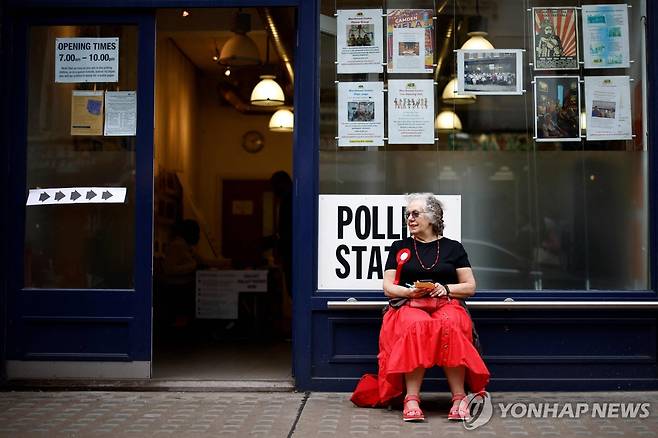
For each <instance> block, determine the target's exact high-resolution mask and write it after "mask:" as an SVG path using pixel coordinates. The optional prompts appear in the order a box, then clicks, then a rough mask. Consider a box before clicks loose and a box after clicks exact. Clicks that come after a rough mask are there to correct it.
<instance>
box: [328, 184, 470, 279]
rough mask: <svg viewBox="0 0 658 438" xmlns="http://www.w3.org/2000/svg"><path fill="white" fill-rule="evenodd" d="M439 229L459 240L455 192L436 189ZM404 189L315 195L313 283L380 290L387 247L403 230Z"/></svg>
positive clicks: (458, 198)
mask: <svg viewBox="0 0 658 438" xmlns="http://www.w3.org/2000/svg"><path fill="white" fill-rule="evenodd" d="M438 198H439V201H441V203H442V204H443V208H444V215H443V218H444V222H445V229H444V230H443V235H444V236H445V237H448V238H450V239H454V240H458V241H461V195H438ZM404 212H405V197H404V195H320V197H319V211H318V236H319V237H318V239H319V241H318V289H325V290H326V289H329V290H332V289H333V290H379V291H381V290H382V281H383V279H384V268H385V265H386V258H387V257H388V250H389V248H390V245H391V243H393V241H395V240H400V239H404V238H406V237H408V236H409V234H408V232H407V225H406V221H405V218H404Z"/></svg>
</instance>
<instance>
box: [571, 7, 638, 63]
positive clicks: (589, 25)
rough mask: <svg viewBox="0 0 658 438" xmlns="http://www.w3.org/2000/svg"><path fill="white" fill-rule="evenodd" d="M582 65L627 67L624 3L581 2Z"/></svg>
mask: <svg viewBox="0 0 658 438" xmlns="http://www.w3.org/2000/svg"><path fill="white" fill-rule="evenodd" d="M582 8H583V9H582V15H583V52H584V53H583V58H584V61H585V68H627V67H630V59H629V55H628V53H629V45H628V6H627V5H624V4H622V5H583V7H582Z"/></svg>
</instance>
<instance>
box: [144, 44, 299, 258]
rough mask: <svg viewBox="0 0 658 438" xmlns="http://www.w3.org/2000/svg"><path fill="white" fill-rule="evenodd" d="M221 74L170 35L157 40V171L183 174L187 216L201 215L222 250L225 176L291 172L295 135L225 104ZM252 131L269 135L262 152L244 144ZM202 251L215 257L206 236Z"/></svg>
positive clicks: (262, 176) (265, 118)
mask: <svg viewBox="0 0 658 438" xmlns="http://www.w3.org/2000/svg"><path fill="white" fill-rule="evenodd" d="M219 74H221V71H220V70H218V75H219ZM218 78H219V76H218ZM218 78H214V77H211V76H210V75H209V74H207V73H203V72H201V71H200V70H199V69H197V67H196V66H195V65H194V64H193V63H192V62H191V61H190V60H189V59H188V58H187V57H186V56H185V55H184V54H183V53H182V52H181V51H180V50H179V49H178V48H177V47H176V45H175V44H174V43H173V42H172V40H171V39H170V38H166V37H162V38H159V39H158V46H157V69H156V97H155V101H156V111H155V113H156V124H155V126H156V128H155V168H156V175H157V172H158V170H167V171H175V172H176V173H177V174H178V177H179V180H180V182H181V184H182V186H183V202H184V204H183V216H184V217H185V218H193V219H196V220H197V221H198V222H199V223H200V225H201V226H202V228H204V231H205V232H206V233H207V234H208V235H209V237H210V239H211V240H212V241H213V243H214V246H215V247H216V248H218V249H219V248H221V229H222V224H221V219H222V216H221V205H222V199H221V193H222V192H221V190H222V187H221V182H222V180H224V179H269V178H270V176H271V175H272V173H274V172H275V171H277V170H285V171H287V172H288V173H289V174H291V175H292V134H291V133H275V132H271V131H269V130H268V127H267V126H268V122H269V119H270V117H271V115H270V114H265V115H245V114H241V113H240V112H238V111H237V110H235V109H234V108H233V107H232V106H229V105H226V104H224V103H223V102H222V101H221V99H220V96H219V94H218V92H217V80H218ZM250 130H257V131H259V132H260V133H261V134H263V136H264V138H265V146H264V147H263V149H262V150H261V151H260V152H258V153H249V152H246V151H245V150H244V149H243V148H242V136H243V135H244V134H245V133H246V132H247V131H250ZM202 234H203V233H202ZM198 249H199V251H200V252H201V253H202V255H204V256H206V257H213V252H212V250H211V248H210V245H209V244H208V242H207V241H204V238H203V236H202V241H201V242H200V244H199V248H198Z"/></svg>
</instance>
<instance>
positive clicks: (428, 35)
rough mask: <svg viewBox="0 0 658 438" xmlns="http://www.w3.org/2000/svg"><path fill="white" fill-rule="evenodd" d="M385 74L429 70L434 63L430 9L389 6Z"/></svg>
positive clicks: (432, 20)
mask: <svg viewBox="0 0 658 438" xmlns="http://www.w3.org/2000/svg"><path fill="white" fill-rule="evenodd" d="M387 45H388V46H387V48H388V50H387V53H388V56H387V60H386V62H387V66H386V70H387V71H388V72H389V73H431V72H432V71H433V63H434V18H433V11H432V9H389V11H388V17H387Z"/></svg>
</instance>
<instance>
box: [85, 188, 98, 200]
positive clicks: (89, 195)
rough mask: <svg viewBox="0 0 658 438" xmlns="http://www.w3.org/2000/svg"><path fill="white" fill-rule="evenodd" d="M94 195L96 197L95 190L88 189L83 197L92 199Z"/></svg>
mask: <svg viewBox="0 0 658 438" xmlns="http://www.w3.org/2000/svg"><path fill="white" fill-rule="evenodd" d="M95 197H96V192H94V191H93V190H89V191H88V192H87V196H85V198H87V199H94V198H95Z"/></svg>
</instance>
